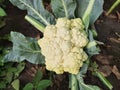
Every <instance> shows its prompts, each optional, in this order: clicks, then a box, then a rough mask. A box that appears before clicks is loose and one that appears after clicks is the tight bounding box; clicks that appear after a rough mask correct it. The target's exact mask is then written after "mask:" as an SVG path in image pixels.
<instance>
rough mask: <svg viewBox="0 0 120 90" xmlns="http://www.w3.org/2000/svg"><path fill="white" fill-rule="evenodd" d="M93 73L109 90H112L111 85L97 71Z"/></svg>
mask: <svg viewBox="0 0 120 90" xmlns="http://www.w3.org/2000/svg"><path fill="white" fill-rule="evenodd" d="M94 73H95V75H96V76H97V77H99V79H100V80H101V81H102V82H103V83H104V84H105V85H106V86H107V87H108V88H109V89H110V90H112V88H113V86H112V85H111V83H110V82H109V81H108V80H107V79H106V78H105V77H104V76H103V75H102V74H101V73H100V72H99V71H98V70H97V71H95V72H94Z"/></svg>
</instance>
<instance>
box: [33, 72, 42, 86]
mask: <svg viewBox="0 0 120 90" xmlns="http://www.w3.org/2000/svg"><path fill="white" fill-rule="evenodd" d="M42 76H43V74H42V72H41V71H40V70H38V71H37V73H36V75H35V77H34V78H33V85H35V86H37V85H38V83H39V82H40V80H41V79H42Z"/></svg>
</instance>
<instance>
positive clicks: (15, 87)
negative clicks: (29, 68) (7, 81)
mask: <svg viewBox="0 0 120 90" xmlns="http://www.w3.org/2000/svg"><path fill="white" fill-rule="evenodd" d="M12 86H13V88H14V89H15V90H19V88H20V81H19V80H18V79H16V80H14V81H13V82H12Z"/></svg>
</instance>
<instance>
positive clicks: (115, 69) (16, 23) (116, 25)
mask: <svg viewBox="0 0 120 90" xmlns="http://www.w3.org/2000/svg"><path fill="white" fill-rule="evenodd" d="M114 1H115V0H105V4H104V10H105V11H104V13H103V14H102V15H101V16H100V18H99V19H98V20H97V21H96V23H95V28H96V30H97V32H98V37H97V40H98V41H100V42H103V43H104V44H102V45H99V46H100V48H101V52H100V54H98V55H96V56H94V57H93V60H94V61H96V62H97V64H98V65H99V70H100V71H101V72H102V73H103V74H104V75H105V76H106V77H107V79H108V80H109V81H110V82H111V84H112V85H113V87H114V88H113V90H119V88H120V73H119V72H120V14H119V12H120V6H118V7H117V8H116V9H115V10H114V12H113V13H112V14H110V15H109V16H105V13H106V10H108V9H109V8H110V6H111V5H112V3H113V2H114ZM116 11H117V12H116ZM6 12H7V14H8V15H7V17H5V20H6V26H5V27H3V28H2V29H0V36H4V35H5V34H9V33H10V31H17V32H21V33H23V34H24V35H25V36H29V37H39V36H40V35H41V33H40V32H39V31H38V30H36V29H35V28H34V27H33V26H32V25H30V24H29V23H28V22H27V21H25V20H24V16H25V15H26V11H21V10H19V9H17V8H16V7H14V6H12V5H11V4H10V3H7V7H6ZM1 43H3V41H0V44H1ZM5 44H6V42H5ZM37 69H41V70H42V72H43V73H44V78H47V77H48V73H49V72H48V71H46V70H45V68H44V67H41V66H38V65H32V64H30V63H27V64H26V68H25V70H24V71H23V73H22V74H21V76H20V77H19V78H20V80H21V85H22V86H24V85H25V84H26V83H28V82H30V81H31V80H32V78H33V76H34V74H35V73H36V70H37ZM68 77H69V76H68V74H67V73H65V74H63V75H56V74H54V75H53V77H52V78H53V86H52V87H50V88H48V90H69V89H68ZM85 82H86V83H88V84H94V85H98V86H100V88H101V90H108V88H107V87H106V86H105V85H103V83H102V82H101V81H100V80H99V79H98V78H97V77H95V76H92V75H91V72H88V73H87V75H86V77H85Z"/></svg>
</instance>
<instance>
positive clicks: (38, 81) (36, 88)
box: [23, 70, 52, 90]
mask: <svg viewBox="0 0 120 90" xmlns="http://www.w3.org/2000/svg"><path fill="white" fill-rule="evenodd" d="M42 76H43V74H42V72H41V71H40V70H38V71H37V73H36V75H35V77H34V78H33V81H32V83H28V84H26V85H25V87H24V88H23V90H45V89H46V88H47V87H48V86H50V85H51V84H52V82H51V80H47V79H42Z"/></svg>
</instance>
